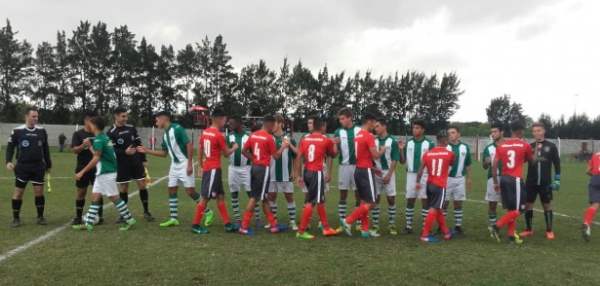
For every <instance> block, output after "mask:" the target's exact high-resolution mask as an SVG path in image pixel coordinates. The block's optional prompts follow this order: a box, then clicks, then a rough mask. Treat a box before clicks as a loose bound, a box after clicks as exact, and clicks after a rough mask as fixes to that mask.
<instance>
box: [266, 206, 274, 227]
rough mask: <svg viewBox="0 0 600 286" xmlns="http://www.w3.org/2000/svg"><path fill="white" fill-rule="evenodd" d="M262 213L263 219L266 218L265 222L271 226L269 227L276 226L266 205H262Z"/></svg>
mask: <svg viewBox="0 0 600 286" xmlns="http://www.w3.org/2000/svg"><path fill="white" fill-rule="evenodd" d="M263 211H264V213H265V217H267V220H268V221H269V224H270V225H271V227H274V226H276V225H277V220H276V219H275V216H274V215H273V213H272V212H271V210H270V209H269V206H268V205H263Z"/></svg>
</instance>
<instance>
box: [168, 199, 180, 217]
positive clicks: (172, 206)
mask: <svg viewBox="0 0 600 286" xmlns="http://www.w3.org/2000/svg"><path fill="white" fill-rule="evenodd" d="M178 205H179V200H178V199H177V193H175V194H169V215H170V217H171V218H173V219H177V217H178V211H177V206H178Z"/></svg>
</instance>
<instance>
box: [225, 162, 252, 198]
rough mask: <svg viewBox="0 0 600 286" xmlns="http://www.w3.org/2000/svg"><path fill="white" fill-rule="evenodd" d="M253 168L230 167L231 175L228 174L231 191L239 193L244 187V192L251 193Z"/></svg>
mask: <svg viewBox="0 0 600 286" xmlns="http://www.w3.org/2000/svg"><path fill="white" fill-rule="evenodd" d="M251 167H252V166H250V165H248V166H243V167H235V166H229V172H228V173H229V174H228V180H227V182H228V184H229V191H230V192H232V193H237V192H239V191H241V190H242V187H244V191H246V192H249V191H250V169H251Z"/></svg>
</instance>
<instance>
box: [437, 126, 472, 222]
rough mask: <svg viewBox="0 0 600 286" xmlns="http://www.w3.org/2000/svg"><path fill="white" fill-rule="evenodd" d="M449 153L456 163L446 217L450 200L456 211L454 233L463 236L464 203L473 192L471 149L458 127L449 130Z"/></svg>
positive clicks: (450, 181)
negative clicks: (462, 137) (461, 136)
mask: <svg viewBox="0 0 600 286" xmlns="http://www.w3.org/2000/svg"><path fill="white" fill-rule="evenodd" d="M447 131H448V139H449V144H448V146H447V149H448V151H452V153H454V162H453V163H452V166H451V168H450V174H449V177H448V186H447V187H446V201H445V202H444V210H443V212H444V216H446V214H447V212H448V204H449V202H450V200H452V203H453V209H454V233H456V234H462V233H463V228H462V221H463V209H462V207H463V202H464V201H465V200H466V199H467V191H470V190H471V148H469V145H467V144H465V143H463V142H461V141H460V130H459V128H458V127H457V126H450V127H449V128H448V130H447Z"/></svg>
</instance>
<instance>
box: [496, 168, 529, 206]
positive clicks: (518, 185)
mask: <svg viewBox="0 0 600 286" xmlns="http://www.w3.org/2000/svg"><path fill="white" fill-rule="evenodd" d="M525 193H526V192H525V185H524V183H523V180H522V179H521V178H515V177H511V176H502V177H501V178H500V196H502V205H503V206H504V208H505V209H507V210H509V211H514V210H518V211H523V210H525Z"/></svg>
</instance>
